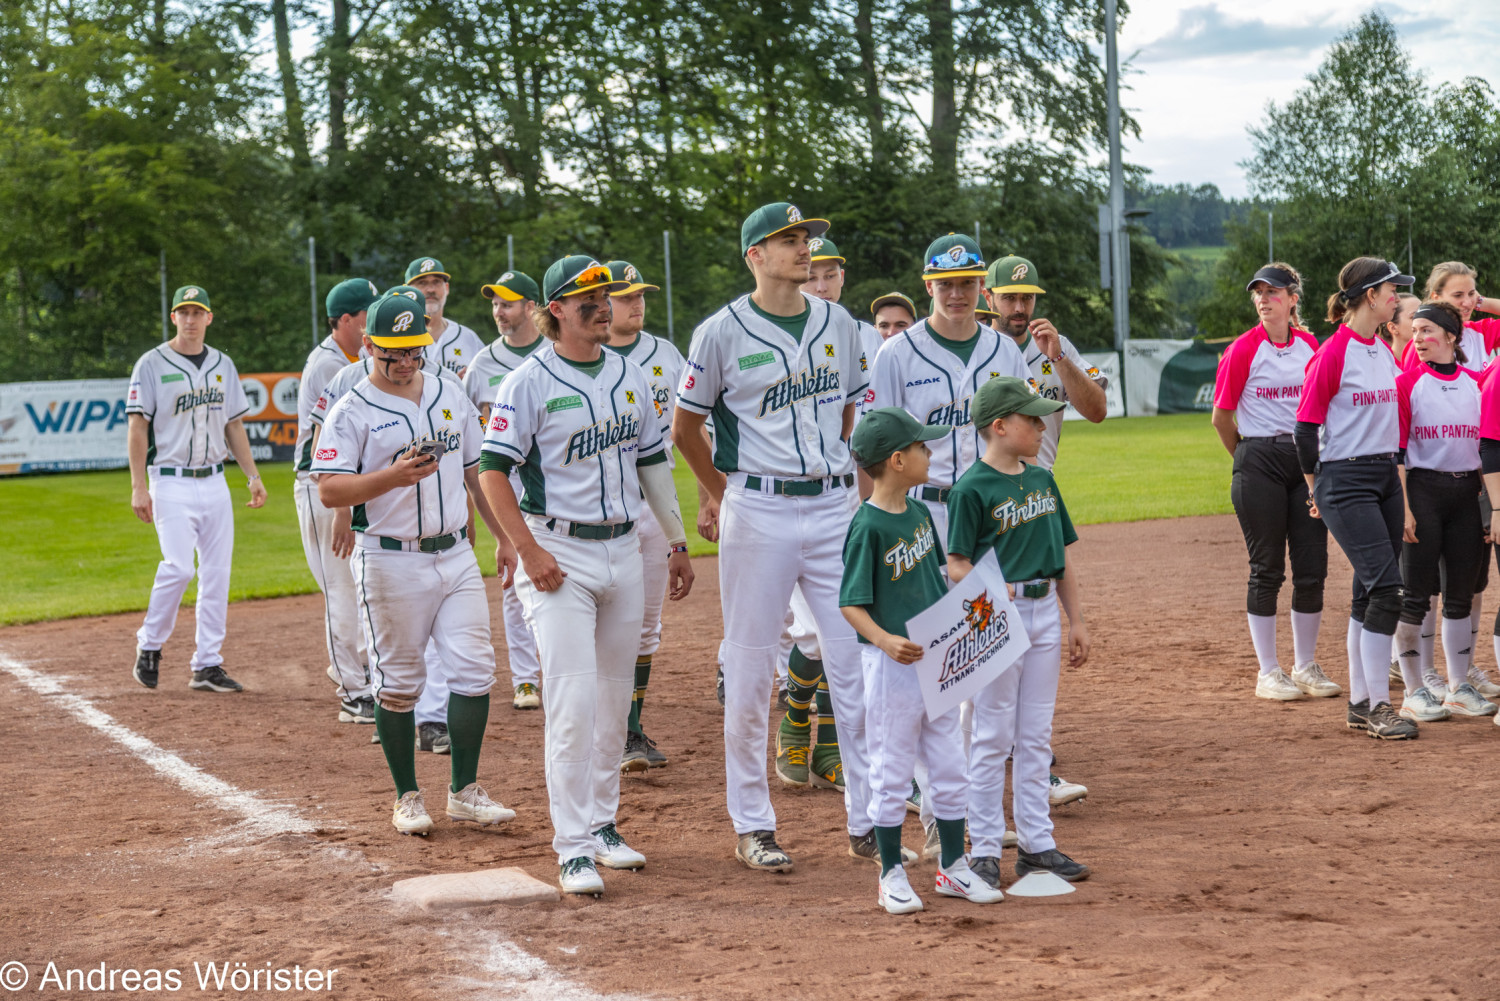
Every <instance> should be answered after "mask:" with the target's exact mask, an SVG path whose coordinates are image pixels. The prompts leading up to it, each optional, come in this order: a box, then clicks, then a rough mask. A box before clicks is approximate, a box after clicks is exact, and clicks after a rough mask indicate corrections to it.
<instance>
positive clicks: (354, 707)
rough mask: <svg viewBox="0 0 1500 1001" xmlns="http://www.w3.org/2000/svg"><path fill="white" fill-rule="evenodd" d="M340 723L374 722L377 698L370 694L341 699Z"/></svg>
mask: <svg viewBox="0 0 1500 1001" xmlns="http://www.w3.org/2000/svg"><path fill="white" fill-rule="evenodd" d="M339 722H340V723H372V724H373V723H374V722H375V700H374V699H373V698H371V697H370V696H368V695H361V696H360V697H359V698H357V699H340V700H339Z"/></svg>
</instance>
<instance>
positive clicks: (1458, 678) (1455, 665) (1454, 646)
mask: <svg viewBox="0 0 1500 1001" xmlns="http://www.w3.org/2000/svg"><path fill="white" fill-rule="evenodd" d="M1472 637H1473V634H1472V633H1470V632H1469V620H1468V619H1444V620H1443V659H1444V660H1446V661H1447V662H1448V691H1450V692H1451V691H1453V690H1454V689H1456V688H1458V686H1459V685H1462V684H1463V683H1464V682H1465V681H1467V680H1468V674H1469V657H1470V655H1471V654H1472V652H1473V647H1472V646H1470V645H1469V641H1470V640H1471V638H1472Z"/></svg>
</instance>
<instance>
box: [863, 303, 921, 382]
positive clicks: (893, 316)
mask: <svg viewBox="0 0 1500 1001" xmlns="http://www.w3.org/2000/svg"><path fill="white" fill-rule="evenodd" d="M870 315H871V316H873V317H874V318H875V323H874V327H875V332H876V333H877V334H879V335H880V342H881V343H882V344H884V343H885V342H886V341H888V340H890V339H891V338H892V337H895V336H896V335H897V334H899V333H901V331H903V330H905V329H906V328H907V327H909V326H911V325H912V324H913V323H916V322H917V306H916V303H914V302H912V301H911V299H910V298H908V297H907V296H905V295H902V294H901V293H900V292H887V293H886V294H885V295H883V296H881V297H880V298H878V299H875V300H873V301H872V302H871V303H870ZM875 351H876V353H877V354H879V353H880V348H879V346H878V345H877V346H876V349H875ZM872 364H873V361H872Z"/></svg>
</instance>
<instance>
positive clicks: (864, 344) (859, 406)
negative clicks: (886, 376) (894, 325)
mask: <svg viewBox="0 0 1500 1001" xmlns="http://www.w3.org/2000/svg"><path fill="white" fill-rule="evenodd" d="M882 343H884V342H883V341H882V339H881V337H880V331H878V330H876V329H875V324H873V323H866V322H865V321H864V320H860V321H859V345H860V348H861V349H862V350H863V351H864V353H865V365H866V367H867V368H868V367H869V366H871V365H874V364H875V356H876V355H878V354H879V353H880V345H881V344H882ZM878 406H880V404H878V403H876V402H875V383H874V380H871V382H870V385H869V386H868V387H867V388H866V389H865V395H864V396H861V397H860V398H859V399H858V400H857V401H856V402H855V404H854V423H855V424H858V423H859V419H860V418H861V417H863V416H864V415H865V414H866V413H868V412H869V411H871V410H874V409H875V408H876V407H878Z"/></svg>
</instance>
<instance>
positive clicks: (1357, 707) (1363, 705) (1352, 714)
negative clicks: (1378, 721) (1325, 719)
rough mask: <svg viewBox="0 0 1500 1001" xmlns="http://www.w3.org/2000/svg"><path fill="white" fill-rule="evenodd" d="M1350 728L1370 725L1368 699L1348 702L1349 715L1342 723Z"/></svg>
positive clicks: (1362, 728)
mask: <svg viewBox="0 0 1500 1001" xmlns="http://www.w3.org/2000/svg"><path fill="white" fill-rule="evenodd" d="M1344 725H1345V726H1347V727H1348V728H1349V729H1351V730H1364V729H1368V728H1369V726H1370V700H1369V699H1364V700H1362V701H1360V702H1351V703H1349V717H1348V719H1347V720H1346V721H1345V723H1344Z"/></svg>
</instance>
